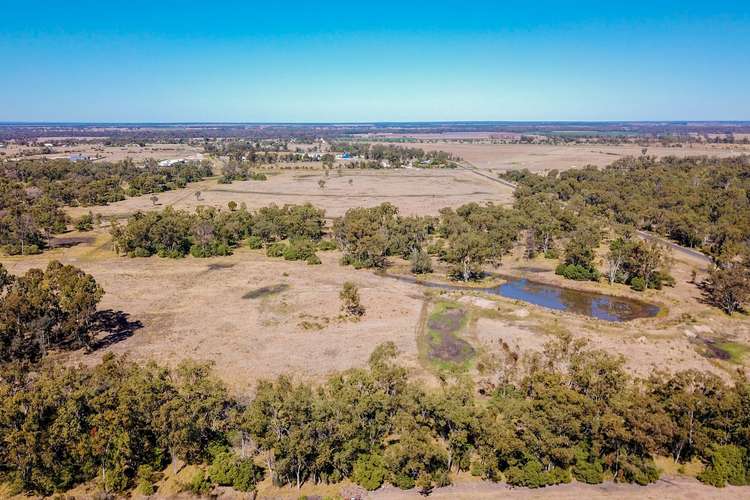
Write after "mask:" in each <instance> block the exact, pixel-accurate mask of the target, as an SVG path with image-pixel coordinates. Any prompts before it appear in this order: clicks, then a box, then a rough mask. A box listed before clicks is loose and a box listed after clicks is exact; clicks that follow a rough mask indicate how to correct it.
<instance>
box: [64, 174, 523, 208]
mask: <svg viewBox="0 0 750 500" xmlns="http://www.w3.org/2000/svg"><path fill="white" fill-rule="evenodd" d="M321 180H323V181H325V187H323V188H321V187H320V185H319V184H318V183H319V181H321ZM197 191H200V192H201V194H200V199H198V198H197V197H196V192H197ZM150 198H151V195H145V196H140V197H136V198H130V199H127V200H124V201H121V202H118V203H112V204H111V205H109V206H106V207H92V208H91V210H92V211H94V212H96V213H100V214H102V215H104V216H119V215H127V214H129V213H132V212H135V211H136V210H153V209H154V208H163V207H164V206H166V205H170V206H173V207H175V208H185V209H191V210H192V209H193V208H195V207H196V206H198V205H204V206H215V207H226V206H227V203H229V202H230V201H235V202H237V204H241V203H245V204H246V205H247V207H248V208H250V209H254V208H260V207H264V206H267V205H269V204H271V203H276V204H279V205H283V204H285V203H305V202H310V203H312V204H313V205H315V206H317V207H320V208H324V209H325V211H326V215H327V216H329V217H338V216H341V215H344V212H346V210H347V209H349V208H352V207H370V206H375V205H379V204H380V203H383V202H389V203H392V204H394V205H396V206H397V207H398V208H399V210H400V213H402V214H404V215H426V214H432V215H437V214H438V211H439V210H440V209H441V208H443V207H446V206H452V207H457V206H460V205H463V204H464V203H469V202H477V203H485V202H493V203H496V204H511V203H512V202H513V191H512V189H511V188H509V187H508V186H505V185H503V184H500V183H498V182H493V181H492V180H490V179H487V178H485V177H482V176H480V175H476V174H475V173H472V172H470V171H467V170H464V169H434V170H429V169H397V170H396V169H394V170H353V169H352V170H349V169H343V170H342V172H341V175H339V174H338V173H337V172H336V171H332V172H330V173H329V175H328V176H326V175H325V173H324V172H323V171H280V172H270V173H269V175H268V180H266V181H239V182H233V183H232V184H219V183H218V182H217V181H216V180H215V179H211V180H205V181H202V182H198V183H194V184H190V185H189V186H188V187H187V188H186V189H180V190H177V191H168V192H165V193H159V194H158V198H159V201H158V205H157V206H156V207H154V204H153V202H152V201H151V200H150ZM88 210H89V208H85V207H79V208H76V209H73V210H71V214H72V215H80V214H81V213H85V212H87V211H88Z"/></svg>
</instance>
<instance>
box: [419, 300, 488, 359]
mask: <svg viewBox="0 0 750 500" xmlns="http://www.w3.org/2000/svg"><path fill="white" fill-rule="evenodd" d="M470 317H471V310H470V309H469V308H466V307H463V306H462V305H460V304H458V303H456V302H451V301H446V300H439V301H438V302H436V303H435V304H434V305H432V309H431V311H430V313H429V315H428V316H427V317H426V319H425V322H424V325H423V326H422V328H421V331H420V334H419V337H418V339H417V345H418V347H419V353H420V357H421V358H422V359H423V360H424V361H425V362H426V364H427V365H428V366H429V367H430V368H433V369H435V370H437V371H439V372H448V373H461V372H465V371H467V370H469V369H470V368H471V366H472V364H473V362H474V359H475V358H476V354H477V352H476V349H475V348H474V346H472V345H471V344H470V343H469V342H467V341H466V340H465V339H464V338H462V337H463V335H462V334H463V333H464V332H465V331H466V327H467V325H468V324H469V321H470Z"/></svg>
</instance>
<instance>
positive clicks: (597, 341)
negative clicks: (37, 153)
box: [0, 142, 750, 498]
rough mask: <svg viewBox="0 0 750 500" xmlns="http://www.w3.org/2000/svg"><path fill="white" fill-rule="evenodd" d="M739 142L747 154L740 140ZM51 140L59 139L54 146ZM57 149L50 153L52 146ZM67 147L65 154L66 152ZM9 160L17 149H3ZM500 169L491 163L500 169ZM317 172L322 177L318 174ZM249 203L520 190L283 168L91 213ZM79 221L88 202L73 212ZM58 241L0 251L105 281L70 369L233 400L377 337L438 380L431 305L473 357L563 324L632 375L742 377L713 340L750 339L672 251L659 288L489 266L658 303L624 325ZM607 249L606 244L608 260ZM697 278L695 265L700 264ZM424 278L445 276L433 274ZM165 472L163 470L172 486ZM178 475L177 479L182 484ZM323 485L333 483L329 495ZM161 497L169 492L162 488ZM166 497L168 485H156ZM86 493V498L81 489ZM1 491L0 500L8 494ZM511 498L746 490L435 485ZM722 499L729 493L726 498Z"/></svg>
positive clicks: (318, 275) (456, 149) (147, 152)
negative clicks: (205, 373) (18, 251)
mask: <svg viewBox="0 0 750 500" xmlns="http://www.w3.org/2000/svg"><path fill="white" fill-rule="evenodd" d="M410 146H411V147H415V146H417V147H421V148H424V149H426V150H434V149H440V150H444V151H448V152H451V153H453V154H456V155H458V156H460V157H462V158H463V159H464V160H465V161H466V162H467V163H468V164H470V165H472V166H474V167H476V168H479V169H480V170H492V171H501V170H509V169H520V168H528V169H529V170H531V171H546V170H551V169H566V168H570V167H572V166H582V165H586V164H594V165H605V164H609V163H611V162H612V161H614V160H616V159H617V158H619V157H620V156H624V155H638V154H640V148H638V147H637V146H605V145H579V146H550V145H518V144H510V145H497V144H495V145H489V144H461V143H454V142H445V143H429V144H427V143H424V144H416V145H415V144H411V145H410ZM742 148H745V149H742ZM747 148H748V147H747V146H734V145H721V146H719V145H716V146H713V145H710V146H709V145H700V146H698V145H694V146H690V147H688V146H686V147H684V148H658V147H652V148H649V154H652V155H656V156H662V155H702V154H707V155H708V154H710V155H717V156H728V155H733V154H736V152H737V151H739V150H743V151H746V150H747ZM56 149H57V148H56ZM75 151H76V152H78V151H81V152H85V153H87V154H92V155H93V154H101V155H102V156H103V157H104V158H106V159H107V160H112V161H114V160H120V159H122V158H124V157H131V158H145V157H147V156H155V157H158V158H159V159H168V158H182V157H185V156H187V155H190V154H196V153H197V152H198V151H197V150H196V148H193V147H189V146H183V145H166V144H162V145H158V146H149V147H146V148H141V147H137V146H128V147H117V148H115V147H109V148H104V149H103V150H102V149H101V148H97V147H96V146H90V147H86V148H77V149H75ZM62 152H63V151H55V152H54V154H58V153H62ZM69 152H71V151H68V150H67V149H66V150H64V153H65V154H68V153H69ZM6 153H7V154H17V151H16V150H14V149H12V148H8V149H6ZM493 175H494V173H493ZM320 180H324V181H325V184H324V186H321V185H320V183H319V181H320ZM231 201H233V202H236V203H237V204H245V205H246V206H247V207H248V208H249V209H254V208H259V207H262V206H267V205H269V204H270V203H277V204H280V205H281V204H286V203H294V204H302V203H305V202H310V203H312V204H314V205H315V206H317V207H320V208H323V209H325V211H326V215H327V216H328V217H338V216H342V215H343V214H344V213H345V211H346V210H347V209H349V208H353V207H360V206H374V205H377V204H380V203H382V202H390V203H392V204H394V205H396V206H397V207H398V208H399V210H400V213H401V214H403V215H436V214H437V213H438V210H439V209H441V208H443V207H446V206H449V207H457V206H460V205H463V204H466V203H470V202H476V203H480V204H481V203H485V202H493V203H495V204H501V205H510V204H512V202H513V193H512V189H511V188H510V187H508V186H506V185H503V184H500V183H498V182H495V181H493V180H491V179H488V178H486V177H482V176H479V175H476V174H475V173H474V172H471V171H470V170H464V169H455V170H419V169H398V170H382V171H372V170H349V169H342V171H341V173H338V172H337V170H336V169H334V170H331V171H329V173H328V174H327V175H326V174H325V173H324V171H322V170H304V171H303V170H277V171H270V172H268V180H266V181H239V182H234V183H232V184H218V183H217V181H216V179H207V180H203V181H201V182H197V183H192V184H190V185H189V186H188V187H187V188H185V189H179V190H175V191H169V192H164V193H159V195H158V200H157V201H154V200H152V199H151V196H149V195H145V196H140V197H133V198H128V199H126V200H124V201H121V202H116V203H112V204H110V205H108V206H104V207H96V208H94V209H93V211H94V212H95V213H98V214H101V215H102V216H104V217H105V218H109V219H122V218H125V217H127V216H128V215H130V214H132V213H134V212H136V211H148V210H154V209H162V208H164V207H165V206H172V207H175V208H178V209H189V210H191V211H192V210H193V209H194V208H195V207H197V206H214V207H222V208H225V207H227V204H228V203H229V202H231ZM66 210H67V212H68V213H69V214H70V215H71V216H72V217H79V216H81V215H83V214H84V213H86V212H88V210H89V208H85V209H84V208H80V207H79V208H68V209H66ZM58 242H59V243H67V244H62V245H61V246H59V247H58V248H53V249H51V250H49V251H46V252H44V253H43V254H40V255H33V256H23V257H3V258H2V259H0V262H2V264H3V265H4V266H5V267H6V268H7V269H8V270H9V271H10V272H12V273H13V274H21V273H22V272H24V271H26V270H28V269H30V268H33V267H45V266H46V264H47V262H48V261H50V260H52V259H57V260H60V261H61V262H62V263H63V264H73V265H75V266H77V267H79V268H81V269H83V270H84V271H85V272H87V273H90V274H91V275H93V276H94V278H95V279H96V281H97V282H98V283H99V284H100V285H101V286H102V287H103V288H104V290H106V295H105V296H104V298H103V300H102V302H101V303H100V305H99V309H100V310H110V309H111V310H113V311H115V312H121V313H123V314H124V316H121V317H123V318H125V319H124V320H123V322H122V323H121V324H120V325H119V327H118V329H116V331H114V330H113V331H104V332H100V333H99V337H98V338H97V339H96V340H97V345H99V346H100V348H98V349H96V350H94V351H93V352H91V353H86V352H84V351H83V350H79V351H72V352H60V353H54V354H53V356H54V359H57V360H59V361H60V362H62V363H66V364H69V365H72V364H75V363H78V362H83V363H84V364H87V365H95V364H97V363H99V362H100V361H101V359H102V357H103V356H104V355H105V354H107V353H117V354H124V353H127V354H128V355H129V356H130V357H131V358H132V359H135V360H139V361H141V360H142V361H147V360H156V361H158V362H161V363H165V364H167V365H169V366H176V365H177V364H178V363H179V362H180V361H182V360H184V359H196V360H200V361H211V362H214V363H215V371H216V373H217V374H218V376H219V377H220V378H221V379H222V380H223V381H224V382H226V384H227V385H228V386H229V388H230V389H231V390H232V392H233V393H235V394H236V395H240V396H243V397H247V395H248V394H251V393H252V392H253V391H254V390H255V388H256V386H257V383H258V381H259V380H261V379H268V378H272V377H276V376H278V375H283V374H288V375H292V376H293V377H295V378H297V379H299V380H305V381H307V380H315V381H322V380H324V379H325V377H326V376H328V375H330V374H332V373H334V372H339V371H342V370H346V369H349V368H354V367H362V366H364V365H365V364H366V362H367V359H368V357H369V356H370V354H371V353H372V352H373V350H374V349H375V348H376V346H378V345H380V344H382V343H383V342H386V341H392V342H394V343H395V345H396V347H397V348H398V350H399V351H400V353H401V354H400V357H399V362H400V364H401V365H403V366H405V367H406V368H408V370H409V372H410V375H411V376H412V377H414V378H416V379H420V380H422V381H425V382H427V383H428V384H429V385H434V386H437V385H438V384H439V377H438V376H437V375H439V374H440V370H436V369H435V367H434V366H433V365H432V364H431V363H430V362H429V360H427V359H425V356H424V352H421V350H420V347H419V345H420V338H421V336H423V335H425V333H426V332H425V324H426V321H425V319H426V314H427V312H428V311H429V309H430V307H432V306H433V305H434V304H436V303H437V302H439V301H441V300H450V301H454V302H455V303H458V304H461V307H462V308H464V309H465V310H466V311H468V312H469V313H470V316H469V317H470V319H469V320H468V322H467V324H466V326H465V331H464V332H463V333H462V338H464V339H465V340H467V341H468V342H469V343H470V344H471V345H472V347H473V348H474V349H475V350H476V358H477V359H478V360H482V359H483V358H485V357H488V356H491V355H493V354H495V355H502V354H503V353H504V352H506V351H507V350H508V349H510V350H512V351H515V352H517V353H524V352H533V351H540V350H542V349H543V346H544V344H545V342H547V341H548V340H549V339H551V338H555V337H556V336H559V335H560V334H561V333H569V334H571V335H572V337H573V338H574V339H578V338H582V339H586V340H588V341H589V342H590V345H591V347H593V348H599V349H604V350H605V351H607V352H608V353H611V354H621V355H623V357H624V358H625V367H626V369H627V370H628V371H629V372H631V373H632V374H634V375H639V376H648V375H649V374H651V373H654V372H655V371H666V372H675V371H678V370H685V369H690V368H694V369H697V370H701V371H707V372H712V373H714V374H717V375H719V376H720V377H722V378H724V379H725V380H730V379H731V377H732V375H733V374H734V373H735V372H736V371H737V370H740V371H747V367H748V366H750V359H745V357H743V355H742V354H743V350H742V349H738V351H737V352H738V354H737V356H732V357H731V358H730V359H717V358H716V356H713V355H712V354H713V351H712V350H711V345H712V344H711V343H725V344H727V345H733V346H750V321H748V318H747V316H746V315H744V314H739V315H734V316H731V317H730V316H727V315H725V314H723V313H722V312H720V311H718V310H716V309H715V308H712V307H710V306H708V305H706V304H704V303H703V302H702V300H701V295H700V291H699V289H698V288H697V287H696V286H695V285H694V284H693V283H692V282H693V281H695V277H696V275H697V277H698V278H700V277H701V276H704V275H705V273H706V272H707V270H706V269H705V264H704V262H703V261H701V260H697V259H693V258H691V257H690V256H689V255H683V254H677V253H675V254H674V255H673V257H674V262H673V264H672V266H671V268H670V272H671V274H672V275H673V276H674V278H675V281H676V284H675V286H674V287H667V288H664V289H662V290H647V291H646V292H644V293H640V294H637V293H635V292H633V291H631V290H630V289H629V288H628V287H627V286H625V285H618V284H615V285H608V284H605V283H604V282H601V283H592V282H571V281H567V280H563V279H562V278H561V277H560V276H557V275H555V273H554V266H555V261H551V260H546V259H544V258H543V257H537V258H535V259H533V260H529V259H526V258H525V257H524V255H523V249H521V248H520V246H519V247H518V248H515V249H514V250H513V252H512V253H511V255H509V256H507V257H505V258H504V259H503V262H502V264H501V265H500V266H497V267H496V268H494V269H490V270H492V271H495V272H497V273H500V274H504V275H515V276H526V277H533V278H534V279H537V280H540V281H543V282H548V283H555V284H560V285H565V286H566V287H571V288H579V289H583V290H592V291H598V292H601V293H607V294H612V295H623V296H630V297H637V298H639V299H642V300H648V301H651V302H653V303H657V304H659V305H661V306H662V307H663V310H664V313H663V314H660V315H659V316H658V317H655V318H649V319H639V320H635V321H631V322H626V323H608V322H605V321H599V320H593V319H591V318H587V317H583V316H576V315H572V314H568V313H562V312H555V311H551V310H548V309H544V308H541V307H536V306H531V305H528V304H525V303H522V302H518V301H512V300H509V299H504V298H499V297H490V296H487V295H483V294H481V293H474V292H467V293H457V292H439V291H435V290H428V289H426V288H425V287H423V286H421V285H419V284H416V283H410V282H406V281H400V280H396V279H393V278H391V277H388V276H382V275H379V274H377V273H374V272H372V271H370V270H354V269H352V268H351V267H345V266H341V265H340V264H339V260H340V258H341V253H340V252H339V251H329V252H320V253H319V256H320V258H321V260H322V265H319V266H308V265H306V264H305V263H304V262H295V261H291V262H290V261H284V260H281V259H272V258H269V257H267V256H266V255H265V252H264V251H262V250H250V249H248V248H240V249H237V250H236V251H235V252H234V254H233V255H231V256H225V257H215V258H211V259H198V258H193V257H186V258H184V259H163V258H158V257H151V258H146V259H143V258H139V259H134V258H127V257H121V256H118V255H116V254H115V252H114V251H113V250H112V242H111V236H110V235H109V228H108V227H107V224H106V223H105V224H104V225H103V226H98V227H95V229H94V231H93V232H86V233H76V232H72V233H69V234H66V235H65V238H64V239H58ZM603 251H604V250H602V249H600V255H599V258H601V256H602V253H603ZM393 264H394V265H393V267H392V268H391V269H390V270H389V272H390V273H393V274H398V273H401V272H405V271H406V269H407V266H408V264H407V263H406V262H405V261H402V260H400V259H394V263H393ZM694 273H695V274H694ZM426 279H428V280H431V281H439V280H440V279H441V278H440V277H439V276H438V273H437V270H436V272H435V274H433V275H428V276H427V277H426ZM347 281H351V282H354V283H356V284H357V286H358V287H359V293H360V295H361V300H362V303H363V305H364V306H365V307H366V314H365V316H364V317H363V318H362V319H361V320H360V321H351V320H349V319H347V318H343V317H342V316H341V314H340V301H339V292H340V290H341V287H342V284H343V283H344V282H347ZM467 366H468V370H469V373H470V374H471V375H472V376H473V377H474V378H476V379H481V378H482V376H483V375H484V374H483V373H482V368H481V363H471V364H469V365H467ZM166 481H167V480H165V482H166ZM173 482H174V480H173ZM326 488H328V489H326ZM329 490H330V487H324V486H317V485H312V484H309V485H306V486H305V487H304V488H303V489H302V490H300V491H296V490H292V489H289V488H278V487H276V486H273V485H272V484H270V481H268V480H267V481H265V482H264V483H262V484H261V486H260V487H259V491H260V493H261V494H267V495H271V496H279V497H296V496H297V495H299V494H309V495H313V494H327V493H332V494H338V493H337V492H331V491H329ZM160 491H162V490H160ZM163 491H167V490H163ZM90 493H91V492H90V491H83V492H81V493H80V494H81V495H83V496H85V495H87V494H90ZM2 494H3V493H2V490H0V496H1V495H2ZM414 494H415V493H414V492H409V493H404V492H401V491H399V490H396V489H390V488H389V489H385V490H380V491H378V492H377V493H376V494H375V495H373V497H374V498H402V497H406V496H413V495H414ZM509 494H512V495H513V496H514V497H516V498H531V497H534V498H536V497H549V498H579V497H581V496H586V497H590V498H635V497H636V496H637V497H639V498H641V497H643V496H644V495H648V496H653V497H659V498H685V497H701V498H714V497H715V498H719V497H720V496H721V497H724V498H726V497H729V496H734V497H737V498H738V497H739V496H740V495H741V494H745V492H744V490H742V491H740V490H739V489H736V488H731V487H730V488H729V489H727V490H724V491H720V490H715V489H713V488H710V487H708V486H704V485H701V484H699V483H697V481H695V480H694V479H688V478H686V477H682V476H678V477H676V478H673V479H670V481H664V482H659V483H657V484H654V485H651V486H648V487H647V489H641V488H639V487H633V486H631V485H614V484H606V485H604V486H598V487H589V486H582V485H581V484H575V483H574V484H569V485H561V486H555V487H552V488H550V489H546V490H544V491H542V492H541V493H539V492H533V493H531V492H529V491H528V490H520V491H513V492H510V491H508V490H507V489H506V487H505V486H502V485H495V484H491V483H487V482H479V481H476V480H474V479H471V478H469V477H468V476H467V477H463V476H462V477H460V478H459V479H458V480H457V481H456V482H455V484H454V485H453V486H451V487H449V488H447V489H443V490H436V491H435V493H434V494H433V495H434V497H435V498H495V497H497V496H498V495H509ZM724 495H727V496H724Z"/></svg>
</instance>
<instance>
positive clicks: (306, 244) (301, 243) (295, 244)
mask: <svg viewBox="0 0 750 500" xmlns="http://www.w3.org/2000/svg"><path fill="white" fill-rule="evenodd" d="M314 255H315V243H313V242H312V241H310V240H308V239H297V240H293V241H291V242H290V243H289V245H288V246H287V247H286V248H284V259H285V260H307V259H309V258H310V257H312V256H314Z"/></svg>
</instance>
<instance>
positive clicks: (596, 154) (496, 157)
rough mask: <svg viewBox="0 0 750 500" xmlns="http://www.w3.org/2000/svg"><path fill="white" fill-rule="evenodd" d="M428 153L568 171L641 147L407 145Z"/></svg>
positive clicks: (721, 149) (686, 152)
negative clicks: (440, 152) (447, 153)
mask: <svg viewBox="0 0 750 500" xmlns="http://www.w3.org/2000/svg"><path fill="white" fill-rule="evenodd" d="M405 146H408V147H418V148H422V149H424V150H425V151H436V150H441V151H447V152H449V153H453V154H455V155H458V156H460V157H461V158H463V159H464V160H465V161H467V162H469V163H470V164H471V165H473V166H474V167H476V168H479V169H483V170H485V169H487V170H493V171H498V172H500V171H505V170H520V169H524V168H527V169H529V170H530V171H532V172H540V171H549V170H552V169H557V170H565V169H568V168H573V167H583V166H586V165H596V166H598V167H603V166H606V165H609V164H610V163H612V162H613V161H615V160H617V159H619V158H622V157H625V156H639V155H640V154H641V149H642V148H641V147H640V146H638V145H635V144H633V145H625V146H608V145H604V144H575V145H573V144H571V145H551V144H488V143H484V144H483V143H461V142H434V143H407V144H405ZM742 153H745V154H750V146H748V145H740V144H685V145H683V147H679V148H667V147H656V146H649V148H648V152H647V154H648V155H653V156H658V157H662V156H703V155H705V156H718V157H729V156H735V155H738V154H742Z"/></svg>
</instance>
